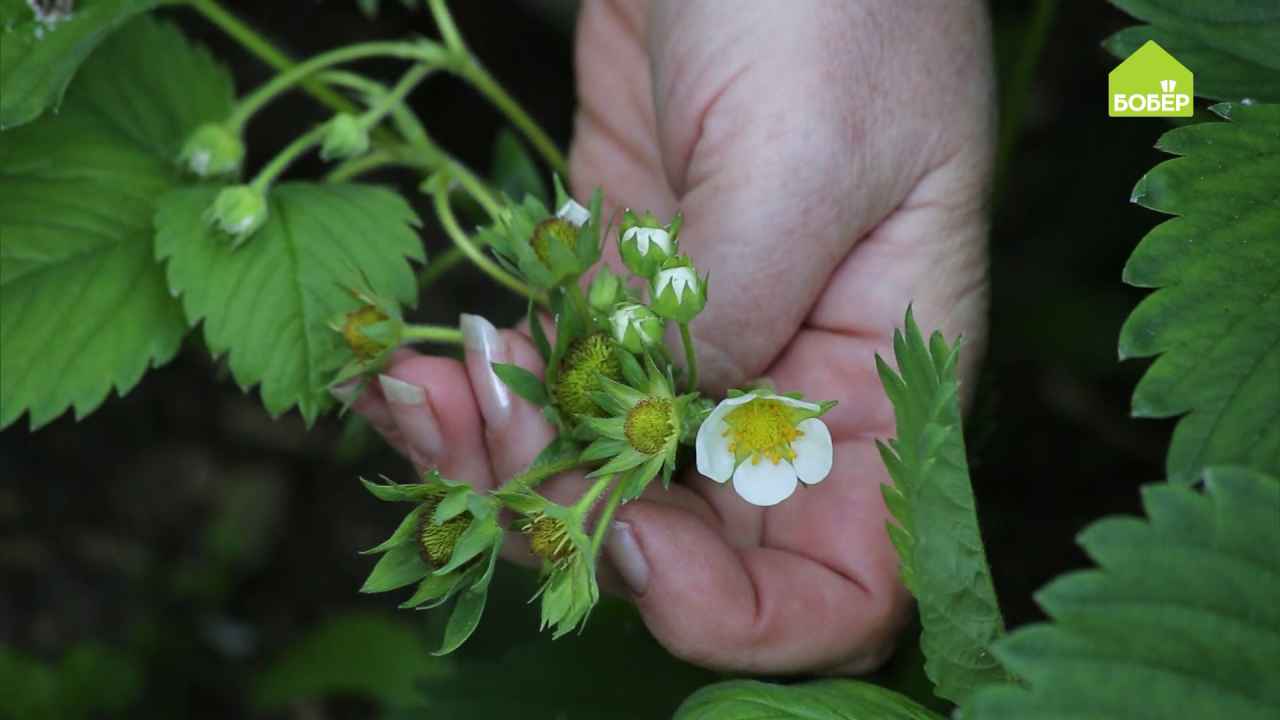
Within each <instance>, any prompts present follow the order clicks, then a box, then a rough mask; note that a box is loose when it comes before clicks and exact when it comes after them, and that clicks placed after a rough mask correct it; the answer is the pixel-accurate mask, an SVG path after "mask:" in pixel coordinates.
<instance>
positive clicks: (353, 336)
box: [342, 305, 387, 360]
mask: <svg viewBox="0 0 1280 720" xmlns="http://www.w3.org/2000/svg"><path fill="white" fill-rule="evenodd" d="M386 320H387V314H386V313H384V312H382V311H381V310H379V309H378V308H377V307H375V306H373V305H365V306H364V307H362V308H360V309H358V310H352V311H351V312H349V313H347V319H346V320H345V321H344V322H343V323H342V337H343V339H345V340H346V341H347V347H349V348H351V352H353V353H355V354H356V357H358V358H360V359H361V360H369V359H372V358H374V357H376V356H377V355H378V353H380V352H382V351H383V350H384V348H383V346H382V344H381V343H379V342H377V341H376V340H371V339H369V338H368V337H366V336H365V334H364V332H363V330H364V328H366V327H368V326H370V325H375V324H377V323H380V322H384V321H386Z"/></svg>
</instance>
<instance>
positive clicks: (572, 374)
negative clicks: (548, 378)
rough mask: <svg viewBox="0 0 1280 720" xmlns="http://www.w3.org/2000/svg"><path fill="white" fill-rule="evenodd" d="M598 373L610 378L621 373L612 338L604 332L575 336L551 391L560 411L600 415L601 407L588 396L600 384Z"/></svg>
mask: <svg viewBox="0 0 1280 720" xmlns="http://www.w3.org/2000/svg"><path fill="white" fill-rule="evenodd" d="M600 377H605V378H608V379H610V380H614V381H617V380H620V379H621V377H622V368H621V366H620V365H619V363H618V357H617V355H616V354H615V352H614V343H613V341H612V340H610V339H609V338H608V336H606V335H605V334H604V333H595V334H592V335H588V336H586V337H583V338H579V339H578V340H575V341H574V343H573V344H572V345H570V346H569V350H568V352H567V353H565V357H564V360H563V361H562V362H561V365H560V372H559V375H558V376H557V379H556V385H555V389H554V391H553V394H554V395H555V401H556V406H557V407H558V408H559V409H560V412H562V413H564V414H566V415H567V416H569V417H574V416H577V415H587V416H590V417H603V415H604V411H603V410H601V409H600V408H599V407H598V406H597V405H596V403H595V401H594V400H593V399H592V397H591V394H592V393H593V392H595V391H596V390H598V389H599V388H600V381H599V378H600Z"/></svg>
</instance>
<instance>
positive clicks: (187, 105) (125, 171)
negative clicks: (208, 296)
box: [0, 3, 233, 429]
mask: <svg viewBox="0 0 1280 720" xmlns="http://www.w3.org/2000/svg"><path fill="white" fill-rule="evenodd" d="M100 4H101V3H100ZM23 7H24V8H25V7H26V6H25V3H23ZM87 11H88V10H87V9H86V12H87ZM68 29H69V25H59V26H58V30H57V32H59V33H61V32H64V31H67V30H68ZM0 32H2V30H0ZM0 37H6V38H7V37H8V36H7V35H5V36H0ZM6 42H7V40H6ZM5 47H6V50H5V51H4V52H5V53H8V52H9V50H8V49H7V47H8V46H7V45H6V46H5ZM6 57H7V55H6ZM157 57H163V58H164V59H165V60H164V62H163V63H157V62H155V58H157ZM5 62H7V60H6V61H5ZM6 72H7V71H6ZM5 82H6V83H7V80H6V81H5ZM9 93H10V89H9V87H8V86H7V85H6V87H5V92H4V95H5V96H6V97H7V96H8V95H9ZM232 98H233V89H232V86H231V79H230V76H229V75H228V74H227V73H226V71H225V70H224V69H223V68H222V67H221V66H220V65H218V64H217V63H216V62H214V60H213V59H212V58H211V57H210V56H209V55H208V54H207V53H206V52H204V51H203V50H200V49H197V48H195V47H193V46H192V45H190V44H189V43H188V42H187V41H186V40H185V39H184V38H183V37H182V35H181V33H179V32H178V31H177V30H176V29H174V28H173V27H171V26H169V25H167V24H164V23H161V22H157V21H155V20H152V19H150V18H149V17H143V18H139V19H138V20H136V21H135V22H133V23H132V24H130V26H129V27H128V28H126V29H124V30H122V31H121V32H119V33H117V34H116V35H115V36H114V37H112V38H111V39H110V40H108V41H107V42H106V43H105V44H104V45H103V46H102V48H101V49H100V50H99V51H98V52H97V53H96V54H95V55H94V59H93V62H91V63H89V64H88V65H87V66H86V67H85V69H84V71H83V72H82V73H80V76H79V78H78V79H77V80H76V82H75V83H74V85H73V86H72V87H71V89H70V91H69V92H68V93H67V98H66V101H65V102H64V103H63V105H62V107H61V109H60V110H59V112H58V113H57V114H51V115H49V116H48V117H45V118H42V119H41V120H39V121H37V122H34V123H31V124H29V125H26V126H23V127H21V128H17V129H13V130H8V131H5V132H2V133H0V427H4V426H7V425H9V424H11V423H13V422H14V421H15V420H17V419H18V418H19V417H20V416H21V415H22V414H23V412H26V411H29V412H30V424H31V426H32V428H33V429H34V428H36V427H39V426H41V425H43V424H45V423H47V422H49V421H50V420H52V419H54V418H55V417H57V416H58V415H60V414H62V413H63V412H64V411H66V410H67V409H68V408H69V407H74V408H75V412H76V416H77V417H83V416H85V415H87V414H88V413H90V412H92V411H93V410H94V409H96V408H97V407H98V406H99V405H100V404H101V403H102V401H103V400H104V399H105V398H106V396H107V394H108V392H110V390H111V389H112V388H113V387H114V388H115V390H116V392H117V393H120V394H124V393H126V392H128V391H129V390H130V389H132V388H133V386H134V385H136V384H137V382H138V380H139V379H140V378H141V377H142V374H143V372H145V371H146V369H147V367H148V366H155V365H161V364H163V363H165V362H167V361H168V360H170V359H171V358H172V357H173V356H174V354H175V353H176V352H177V351H178V346H179V344H180V342H181V340H182V336H183V335H184V333H185V332H186V323H185V322H184V321H183V319H182V311H181V308H180V307H179V305H178V304H177V303H176V302H175V301H174V300H173V297H172V295H171V294H170V293H169V289H168V287H167V286H166V283H165V278H164V270H163V268H162V267H161V266H160V265H158V264H157V263H156V262H155V260H154V256H153V249H152V242H153V231H152V225H151V220H152V216H153V214H154V212H155V198H156V197H158V196H159V195H161V194H163V193H164V192H166V191H167V190H169V189H170V188H173V187H176V186H178V185H179V183H180V177H179V174H178V170H177V168H176V167H175V165H174V160H173V158H174V157H176V155H177V153H178V148H179V147H180V146H181V144H182V142H183V141H184V139H185V137H186V135H187V133H188V132H189V131H190V130H191V129H193V128H195V127H196V126H197V125H200V124H201V123H204V122H207V121H210V120H214V119H217V118H220V117H222V116H224V115H225V114H226V113H227V112H229V111H230V108H231V103H232Z"/></svg>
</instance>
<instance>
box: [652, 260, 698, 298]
mask: <svg viewBox="0 0 1280 720" xmlns="http://www.w3.org/2000/svg"><path fill="white" fill-rule="evenodd" d="M668 285H670V286H671V292H673V293H675V295H676V302H680V301H681V300H683V299H684V291H685V289H689V290H691V291H692V292H697V291H698V274H697V273H696V272H694V271H693V268H691V267H675V268H671V269H670V270H663V271H662V272H660V273H658V277H657V279H656V280H654V283H653V296H654V297H657V296H659V295H661V294H662V291H663V290H665V289H666V288H667V286H668Z"/></svg>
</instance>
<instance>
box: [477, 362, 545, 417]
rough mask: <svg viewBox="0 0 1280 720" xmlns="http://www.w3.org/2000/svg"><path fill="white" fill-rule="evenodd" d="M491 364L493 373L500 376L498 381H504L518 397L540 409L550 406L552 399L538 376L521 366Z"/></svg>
mask: <svg viewBox="0 0 1280 720" xmlns="http://www.w3.org/2000/svg"><path fill="white" fill-rule="evenodd" d="M490 364H491V365H492V367H493V373H494V374H495V375H497V376H498V379H500V380H502V382H503V383H504V384H505V385H506V386H507V387H509V388H511V391H512V392H514V393H515V394H516V395H519V396H520V397H522V398H524V399H525V400H528V401H529V402H531V403H533V404H534V405H536V406H538V407H543V406H545V405H548V404H550V402H551V398H549V397H548V396H547V388H546V386H545V385H543V384H542V380H540V379H539V378H538V376H537V375H534V374H533V373H531V372H529V371H528V370H525V369H524V368H522V367H520V366H519V365H510V364H508V363H490Z"/></svg>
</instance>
